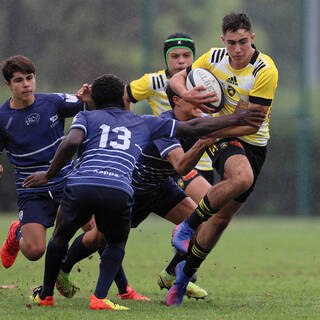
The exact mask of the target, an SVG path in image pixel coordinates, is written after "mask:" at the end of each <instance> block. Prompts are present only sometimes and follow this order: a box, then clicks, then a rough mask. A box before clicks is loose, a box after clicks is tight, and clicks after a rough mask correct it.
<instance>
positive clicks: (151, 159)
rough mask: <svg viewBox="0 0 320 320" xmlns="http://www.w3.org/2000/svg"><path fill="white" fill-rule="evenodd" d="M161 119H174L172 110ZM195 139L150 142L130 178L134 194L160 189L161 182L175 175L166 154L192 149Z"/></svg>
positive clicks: (164, 139) (163, 114)
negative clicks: (180, 149)
mask: <svg viewBox="0 0 320 320" xmlns="http://www.w3.org/2000/svg"><path fill="white" fill-rule="evenodd" d="M159 118H163V119H175V116H174V113H173V111H172V110H170V111H166V112H163V113H161V114H160V115H159ZM196 141H197V138H184V137H182V138H173V139H172V138H171V139H170V138H162V139H157V140H154V141H152V142H150V143H149V144H148V145H147V146H146V147H145V148H144V149H143V151H142V153H141V156H140V157H139V159H138V161H137V163H136V167H135V170H134V172H133V176H132V186H133V188H134V191H135V193H137V194H142V193H147V192H150V191H152V190H156V189H158V188H160V185H161V182H163V181H164V180H166V179H168V178H169V177H174V176H176V175H177V173H176V171H175V170H174V168H173V166H172V165H171V163H170V162H169V161H168V160H166V157H167V154H168V153H169V152H170V151H172V150H174V149H176V148H183V149H184V150H185V151H186V150H188V149H189V148H191V147H192V145H193V144H194V143H195V142H196Z"/></svg>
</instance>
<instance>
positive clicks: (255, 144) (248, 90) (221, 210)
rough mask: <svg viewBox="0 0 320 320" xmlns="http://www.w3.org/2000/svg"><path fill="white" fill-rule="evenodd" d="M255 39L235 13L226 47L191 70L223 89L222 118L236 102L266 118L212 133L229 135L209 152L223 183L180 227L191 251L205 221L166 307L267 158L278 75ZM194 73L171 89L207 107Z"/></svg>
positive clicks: (226, 30) (181, 241) (181, 245)
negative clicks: (190, 83) (192, 82)
mask: <svg viewBox="0 0 320 320" xmlns="http://www.w3.org/2000/svg"><path fill="white" fill-rule="evenodd" d="M254 38H255V34H254V33H253V31H252V24H251V21H250V18H249V17H248V15H247V14H246V13H242V12H233V13H230V14H228V15H226V16H225V17H224V18H223V22H222V36H221V39H222V41H223V43H224V45H225V47H224V48H213V49H210V50H209V51H208V52H207V53H205V54H204V55H202V56H201V57H200V58H199V59H198V60H197V61H195V63H194V64H193V65H192V68H197V67H201V68H205V69H208V70H210V71H211V72H213V73H214V74H215V75H216V76H217V77H218V78H219V79H220V81H221V82H222V84H223V86H224V91H225V96H226V98H227V99H226V103H225V106H224V108H223V109H222V110H221V111H220V112H219V114H217V116H221V115H225V114H230V113H232V112H234V110H235V108H236V106H237V104H238V103H239V102H240V101H242V104H243V107H245V108H249V109H250V108H255V107H257V108H259V109H260V110H261V111H262V112H263V113H264V114H265V115H266V117H265V120H264V121H263V123H262V124H261V125H260V126H259V127H258V128H257V127H254V126H243V127H239V126H235V127H233V128H226V129H222V130H221V131H218V132H215V133H214V134H213V135H212V136H214V137H216V138H221V137H230V138H229V139H220V140H219V141H218V142H217V143H216V144H215V145H214V146H213V147H212V148H209V151H208V152H209V155H210V158H211V159H212V162H213V166H214V168H215V169H216V170H217V172H218V173H219V175H220V176H221V178H222V181H221V182H219V183H217V184H216V185H215V186H213V187H211V188H210V189H209V191H208V193H207V195H206V196H205V197H204V198H203V199H202V200H201V201H200V203H199V206H198V208H197V209H196V211H195V212H194V213H193V214H192V215H191V216H190V217H189V218H188V219H187V220H185V221H184V222H183V223H182V224H181V225H180V226H179V227H178V228H177V229H176V232H175V234H174V236H173V244H174V245H175V246H176V248H177V249H178V250H182V251H184V252H186V250H187V243H188V239H190V237H191V235H192V234H193V233H194V231H195V230H196V229H197V227H198V226H199V225H200V224H201V223H202V222H204V221H206V222H205V223H203V224H202V225H201V227H200V230H199V232H198V234H197V236H196V241H195V244H194V245H193V247H192V249H191V253H190V255H189V256H188V259H187V261H183V262H181V263H179V264H178V266H177V269H176V271H177V279H176V282H175V285H174V286H172V287H171V289H170V290H169V292H168V295H167V305H172V304H175V305H179V304H181V303H182V299H183V294H184V291H185V286H186V284H187V283H188V281H189V279H190V277H191V276H192V274H193V273H194V272H195V271H196V270H197V269H198V268H199V266H200V264H201V263H202V262H203V261H204V260H205V258H206V257H207V255H208V254H209V253H210V251H211V250H212V248H213V247H214V246H215V245H216V244H217V242H218V240H219V238H220V236H221V235H222V233H223V231H224V230H225V228H226V227H227V226H228V224H229V222H230V221H231V219H232V217H233V216H234V214H235V213H236V212H237V211H238V210H239V209H240V207H241V206H242V204H243V203H244V202H245V201H246V199H247V198H248V196H249V194H250V193H251V192H252V191H253V188H254V184H255V182H256V180H257V177H258V175H259V173H260V170H261V168H262V165H263V163H264V160H265V156H266V152H267V142H268V139H269V119H270V112H271V105H272V101H273V99H274V95H275V91H276V87H277V81H278V71H277V68H276V66H275V64H274V62H273V61H272V59H271V58H270V57H269V56H267V55H265V54H263V53H261V52H259V51H258V50H257V49H256V47H255V46H254V44H253V41H254ZM190 70H191V68H189V69H187V70H184V71H181V72H180V73H178V74H176V75H175V76H174V77H173V78H172V79H171V81H170V85H172V87H173V88H174V90H176V92H177V93H178V94H179V95H181V97H183V98H184V99H185V100H187V101H189V102H191V103H195V104H203V103H204V102H207V101H208V99H209V100H210V98H208V97H207V98H204V97H203V95H201V93H200V92H199V89H197V88H193V89H192V90H190V91H187V89H186V86H185V79H186V77H187V73H188V71H190ZM237 137H239V138H237Z"/></svg>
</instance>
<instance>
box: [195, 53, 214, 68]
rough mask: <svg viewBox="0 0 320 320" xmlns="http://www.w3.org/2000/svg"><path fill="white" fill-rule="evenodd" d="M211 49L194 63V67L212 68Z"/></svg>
mask: <svg viewBox="0 0 320 320" xmlns="http://www.w3.org/2000/svg"><path fill="white" fill-rule="evenodd" d="M211 50H212V49H210V50H209V51H208V52H206V53H204V54H203V55H202V56H201V57H199V58H198V59H197V60H196V61H195V62H194V63H193V64H192V69H195V68H203V69H210V68H211V65H210V62H209V61H210V56H211Z"/></svg>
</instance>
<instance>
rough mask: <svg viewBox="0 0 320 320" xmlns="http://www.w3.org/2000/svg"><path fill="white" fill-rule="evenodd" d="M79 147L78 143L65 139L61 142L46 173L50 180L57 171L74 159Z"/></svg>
mask: <svg viewBox="0 0 320 320" xmlns="http://www.w3.org/2000/svg"><path fill="white" fill-rule="evenodd" d="M77 149H78V147H77V146H76V145H72V144H69V143H68V142H67V140H63V141H62V142H61V144H60V145H59V147H58V149H57V151H56V153H55V155H54V157H53V160H52V162H51V165H50V167H49V169H48V171H47V173H46V177H47V178H48V180H51V179H52V178H53V177H55V176H56V175H57V173H58V172H59V171H60V170H61V169H62V168H63V167H64V166H65V165H66V164H67V163H68V162H69V161H70V160H71V159H72V157H73V155H74V154H75V153H76V151H77Z"/></svg>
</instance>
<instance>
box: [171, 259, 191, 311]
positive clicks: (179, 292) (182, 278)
mask: <svg viewBox="0 0 320 320" xmlns="http://www.w3.org/2000/svg"><path fill="white" fill-rule="evenodd" d="M185 264H186V261H182V262H180V263H178V265H177V267H176V276H177V278H176V281H175V283H174V285H173V286H172V287H171V288H170V289H169V291H168V294H167V296H166V305H167V306H168V307H169V306H172V305H176V306H180V305H181V303H182V300H183V296H184V294H185V293H186V290H187V285H188V283H189V281H190V278H191V277H188V276H186V275H185V274H184V272H183V267H184V266H185Z"/></svg>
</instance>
